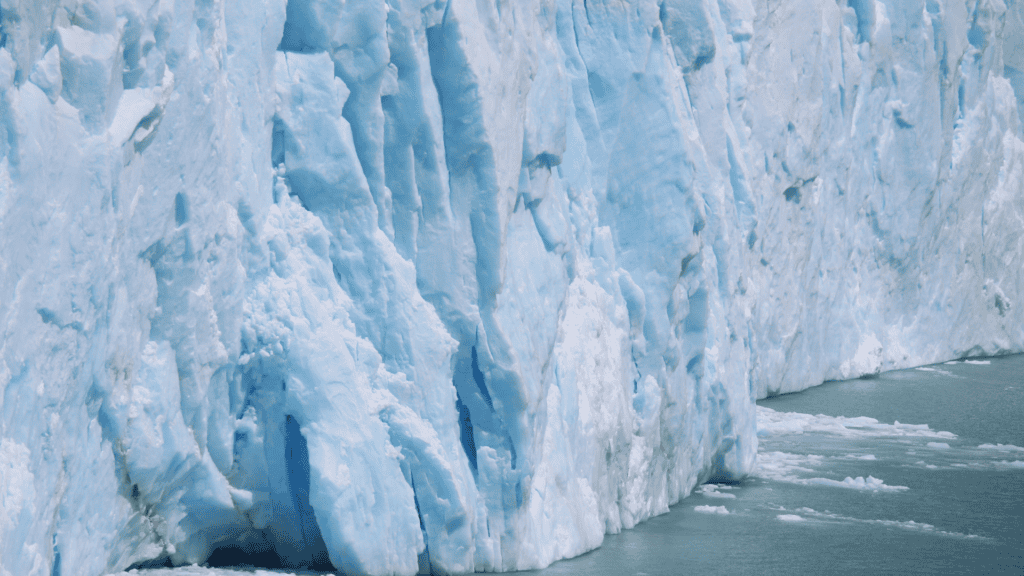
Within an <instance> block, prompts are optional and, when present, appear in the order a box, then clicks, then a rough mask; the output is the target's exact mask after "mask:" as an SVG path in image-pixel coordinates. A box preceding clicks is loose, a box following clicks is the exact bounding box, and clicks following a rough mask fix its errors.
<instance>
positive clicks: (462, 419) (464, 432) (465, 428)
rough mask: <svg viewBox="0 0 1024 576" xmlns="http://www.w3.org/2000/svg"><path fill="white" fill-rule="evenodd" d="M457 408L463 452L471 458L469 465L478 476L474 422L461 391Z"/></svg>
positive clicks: (457, 393)
mask: <svg viewBox="0 0 1024 576" xmlns="http://www.w3.org/2000/svg"><path fill="white" fill-rule="evenodd" d="M455 407H456V408H457V409H458V410H459V430H460V440H461V441H462V450H463V451H464V452H465V453H466V457H467V458H469V465H470V467H472V469H473V473H474V474H476V443H475V442H474V441H473V421H472V418H471V417H470V413H469V406H466V405H465V404H464V403H463V402H462V397H461V396H459V391H458V390H456V391H455Z"/></svg>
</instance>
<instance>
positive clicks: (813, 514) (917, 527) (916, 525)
mask: <svg viewBox="0 0 1024 576" xmlns="http://www.w3.org/2000/svg"><path fill="white" fill-rule="evenodd" d="M795 512H799V513H801V514H803V515H804V516H806V517H808V518H810V519H813V520H824V521H828V522H848V523H856V524H873V525H876V526H884V527H886V528H898V529H901V530H911V531H914V532H927V533H931V534H936V535H940V536H952V537H957V538H972V539H974V538H981V539H986V538H985V537H984V536H978V535H975V534H962V533H960V532H947V531H945V530H939V529H938V528H936V527H935V526H933V525H931V524H926V523H924V522H915V521H914V520H875V519H864V518H853V517H851V516H843V515H841V514H832V513H830V512H818V511H817V510H814V509H813V508H806V507H804V508H798V509H797V510H795Z"/></svg>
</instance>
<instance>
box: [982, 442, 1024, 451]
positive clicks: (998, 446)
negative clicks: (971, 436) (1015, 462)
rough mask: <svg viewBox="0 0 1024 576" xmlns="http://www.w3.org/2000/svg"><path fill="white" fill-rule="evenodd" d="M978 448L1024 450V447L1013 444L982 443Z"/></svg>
mask: <svg viewBox="0 0 1024 576" xmlns="http://www.w3.org/2000/svg"><path fill="white" fill-rule="evenodd" d="M978 448H981V449H982V450H998V451H1000V452H1024V448H1021V447H1020V446H1014V445H1013V444H981V445H980V446H978Z"/></svg>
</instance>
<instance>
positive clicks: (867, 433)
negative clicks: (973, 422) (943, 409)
mask: <svg viewBox="0 0 1024 576" xmlns="http://www.w3.org/2000/svg"><path fill="white" fill-rule="evenodd" d="M757 430H758V436H760V437H762V438H763V437H769V436H780V435H785V434H803V433H806V432H817V433H824V434H831V435H835V436H842V437H847V438H885V437H892V438H899V437H923V438H942V439H954V438H956V434H953V433H952V432H944V431H939V430H932V429H931V428H930V427H929V426H928V425H927V424H901V423H900V422H899V421H898V420H897V421H895V422H893V423H892V424H884V423H881V422H879V421H878V420H875V419H874V418H869V417H867V416H860V417H856V418H847V417H845V416H826V415H824V414H818V415H817V416H812V415H810V414H801V413H799V412H776V411H775V410H772V409H771V408H766V407H764V406H758V407H757Z"/></svg>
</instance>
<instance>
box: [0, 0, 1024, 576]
mask: <svg viewBox="0 0 1024 576" xmlns="http://www.w3.org/2000/svg"><path fill="white" fill-rule="evenodd" d="M0 25H2V27H0V392H2V394H0V575H2V576H20V575H29V576H35V575H46V576H49V575H55V576H60V575H67V574H82V575H99V574H104V573H108V572H116V571H119V570H123V569H125V568H128V567H129V566H133V565H134V566H142V565H147V563H151V564H152V563H157V564H162V563H171V564H173V565H182V564H192V563H203V562H206V561H208V560H209V559H210V558H211V555H217V554H224V553H226V551H238V552H240V553H244V554H251V555H263V556H268V555H269V556H270V557H273V558H275V559H276V560H277V561H279V562H280V564H281V565H283V566H285V567H308V566H333V567H335V568H337V569H338V570H341V571H343V572H344V573H346V574H373V575H378V574H381V575H383V574H415V573H417V572H418V571H429V570H433V571H434V572H435V573H466V572H473V571H508V570H522V569H530V568H537V567H543V566H546V565H548V564H550V563H551V562H553V561H555V560H558V559H561V558H567V557H571V556H575V555H578V554H581V553H583V552H585V551H587V550H591V549H593V548H595V547H598V546H600V544H601V542H602V539H603V537H604V534H606V533H614V532H618V531H620V530H622V529H626V528H630V527H633V526H635V525H636V524H637V523H638V522H641V521H643V520H644V519H646V518H649V517H651V516H652V515H656V514H660V513H663V512H665V511H667V510H668V506H669V505H671V504H673V503H675V502H677V501H678V500H679V499H681V498H683V497H685V496H687V495H688V494H690V493H691V491H692V490H693V489H694V488H695V487H696V486H697V485H698V484H699V483H702V482H705V481H708V480H714V481H721V482H727V481H731V480H736V479H739V478H742V477H743V476H745V475H746V474H748V473H750V472H751V471H752V470H753V469H754V465H755V462H754V460H755V454H756V449H757V435H756V430H755V428H756V407H755V404H754V400H755V399H757V398H762V397H765V396H767V395H772V394H776V393H780V392H788V391H795V390H800V389H803V388H806V387H809V386H813V385H816V384H819V383H821V382H822V381H824V380H828V379H838V378H850V377H856V376H859V375H863V374H871V373H875V372H878V371H880V370H885V369H891V368H898V367H906V366H913V365H920V364H926V363H931V362H936V361H940V360H946V359H950V358H959V357H965V356H971V355H991V354H999V353H1008V352H1020V351H1022V350H1024V192H1022V190H1024V142H1022V137H1024V131H1022V124H1021V110H1022V109H1024V108H1022V107H1021V106H1020V104H1024V4H1022V3H1019V2H1018V1H1017V0H1005V1H1003V0H980V1H975V0H971V1H970V2H965V1H964V0H943V1H940V0H839V1H838V2H836V1H833V0H787V1H778V0H523V1H518V0H517V1H509V0H347V1H346V0H259V1H249V0H46V1H38V0H11V1H5V2H4V3H3V5H2V7H0Z"/></svg>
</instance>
